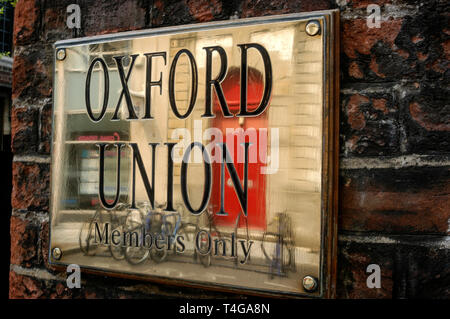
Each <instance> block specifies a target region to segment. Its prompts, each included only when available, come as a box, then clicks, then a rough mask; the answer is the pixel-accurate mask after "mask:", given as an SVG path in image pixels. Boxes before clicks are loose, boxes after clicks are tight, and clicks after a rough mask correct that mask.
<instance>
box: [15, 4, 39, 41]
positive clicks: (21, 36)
mask: <svg viewBox="0 0 450 319" xmlns="http://www.w3.org/2000/svg"><path fill="white" fill-rule="evenodd" d="M39 13H40V12H39V8H38V6H37V3H36V0H21V1H18V2H17V4H16V8H15V10H14V35H13V39H14V40H13V41H14V45H15V46H17V45H23V44H28V43H30V42H32V41H35V40H36V39H37V33H38V25H39V20H40V16H39Z"/></svg>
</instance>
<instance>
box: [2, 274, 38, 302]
mask: <svg viewBox="0 0 450 319" xmlns="http://www.w3.org/2000/svg"><path fill="white" fill-rule="evenodd" d="M43 288H45V287H43V285H42V283H41V282H40V281H39V280H36V279H34V278H32V277H28V276H22V275H18V274H16V273H15V272H14V271H10V272H9V298H10V299H37V298H39V297H42V296H43V295H44V291H43Z"/></svg>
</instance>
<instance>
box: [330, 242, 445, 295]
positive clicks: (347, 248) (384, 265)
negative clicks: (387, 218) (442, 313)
mask: <svg viewBox="0 0 450 319" xmlns="http://www.w3.org/2000/svg"><path fill="white" fill-rule="evenodd" d="M373 239H375V240H374V241H371V240H370V239H367V238H364V237H358V236H350V238H346V239H345V241H343V240H340V241H339V257H338V258H339V260H338V282H337V292H338V297H339V298H430V299H431V298H432V299H448V298H450V288H449V287H450V268H449V267H448V260H449V257H450V250H449V249H448V248H445V247H441V244H438V243H437V242H436V241H435V239H432V238H426V237H421V238H419V239H417V238H412V237H411V238H407V239H404V241H402V240H400V241H399V240H397V238H386V237H374V238H373ZM370 264H377V265H379V266H380V270H381V288H368V287H367V277H368V276H369V275H370V273H366V269H367V266H368V265H370Z"/></svg>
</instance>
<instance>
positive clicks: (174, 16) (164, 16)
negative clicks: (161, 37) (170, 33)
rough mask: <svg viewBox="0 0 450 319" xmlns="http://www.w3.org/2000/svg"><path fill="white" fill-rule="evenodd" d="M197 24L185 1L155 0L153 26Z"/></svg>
mask: <svg viewBox="0 0 450 319" xmlns="http://www.w3.org/2000/svg"><path fill="white" fill-rule="evenodd" d="M193 22H195V20H194V18H193V17H192V15H191V13H190V11H189V7H188V6H187V4H186V1H184V0H166V1H163V0H155V1H154V3H153V7H152V22H151V23H152V26H158V27H159V26H170V25H180V24H189V23H193Z"/></svg>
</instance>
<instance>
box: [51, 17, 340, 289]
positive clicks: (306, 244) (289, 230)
mask: <svg viewBox="0 0 450 319" xmlns="http://www.w3.org/2000/svg"><path fill="white" fill-rule="evenodd" d="M286 17H289V18H288V19H285V21H283V19H268V20H267V21H265V22H264V23H262V22H260V23H252V24H250V23H248V24H246V23H245V22H242V23H233V22H231V23H226V25H225V27H221V28H218V27H213V28H207V27H200V29H199V31H196V30H189V29H186V30H184V29H182V28H181V29H180V28H179V29H172V30H173V31H170V32H162V33H161V34H158V32H153V33H149V34H148V35H146V36H145V34H144V35H143V34H139V33H137V34H131V35H129V36H126V37H121V38H120V39H114V37H110V38H108V37H104V38H99V39H98V40H96V39H95V38H93V39H92V40H90V41H87V42H86V43H81V44H77V42H76V41H74V42H73V43H71V42H70V41H69V42H70V43H69V42H64V41H63V42H60V43H58V44H57V50H61V49H64V50H65V53H66V54H65V58H64V59H62V60H58V59H57V60H56V62H55V90H54V91H55V93H54V97H55V101H54V103H55V105H54V132H53V133H54V134H53V145H54V147H53V159H52V201H51V206H52V207H51V211H52V215H51V216H52V217H51V247H50V252H52V249H54V248H59V249H60V250H61V251H62V252H63V254H62V255H61V256H58V258H57V259H56V258H55V256H54V255H52V262H53V263H55V264H71V263H75V264H79V265H80V266H82V267H85V268H86V269H94V270H100V271H104V272H112V273H118V274H122V275H139V276H145V277H148V278H150V279H151V278H159V279H167V280H176V281H183V282H186V283H193V284H200V285H202V286H208V285H214V286H219V287H224V288H243V289H250V290H256V291H260V292H270V293H282V294H294V295H296V294H306V293H307V294H308V295H313V296H320V295H322V293H323V291H321V289H315V290H310V291H308V290H306V289H305V287H304V286H302V280H303V278H304V277H305V276H311V277H312V278H315V279H316V280H317V281H318V282H319V283H321V282H322V280H324V278H323V273H322V267H323V265H324V264H323V247H324V246H323V245H324V242H323V237H324V229H323V228H322V227H323V221H324V218H325V217H326V216H327V212H326V211H325V210H324V206H323V203H324V201H326V200H327V194H326V193H324V184H323V183H324V179H323V172H324V167H327V166H324V165H328V164H327V158H328V157H327V156H329V154H328V153H327V152H325V151H324V148H325V146H326V145H325V144H326V143H327V142H326V141H327V140H326V139H327V138H328V135H327V134H329V132H325V131H324V128H325V127H326V125H327V122H326V121H325V120H324V119H325V117H324V110H326V109H327V107H329V106H328V104H327V103H329V100H328V99H326V100H325V99H324V94H328V93H329V92H328V91H327V90H329V89H330V88H329V87H328V86H325V83H326V81H329V80H327V79H326V78H324V72H325V71H326V68H329V66H328V65H327V63H328V62H327V61H329V60H328V59H329V54H330V53H329V51H327V47H326V44H327V43H328V42H327V41H330V40H329V38H328V33H329V32H330V30H329V29H330V25H329V24H330V22H331V18H330V15H329V14H323V15H321V16H320V17H319V18H317V17H316V18H315V19H317V20H316V21H319V23H320V26H321V28H322V30H323V32H321V33H320V34H318V35H314V36H311V35H308V34H307V33H306V31H305V26H306V24H307V23H308V21H310V18H308V17H307V16H302V15H294V16H286ZM243 96H245V98H243ZM327 121H328V119H327ZM324 154H325V155H324ZM324 163H325V164H324ZM328 170H330V169H329V168H328Z"/></svg>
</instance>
